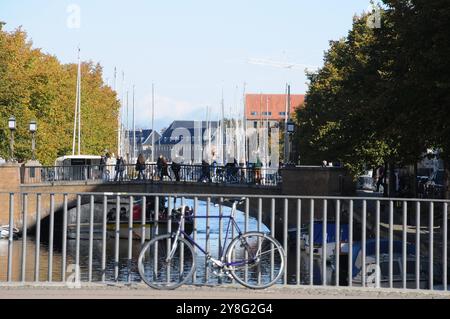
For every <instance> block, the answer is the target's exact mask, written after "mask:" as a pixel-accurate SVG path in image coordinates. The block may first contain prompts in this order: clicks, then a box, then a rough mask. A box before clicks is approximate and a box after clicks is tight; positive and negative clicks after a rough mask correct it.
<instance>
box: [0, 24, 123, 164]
mask: <svg viewBox="0 0 450 319" xmlns="http://www.w3.org/2000/svg"><path fill="white" fill-rule="evenodd" d="M1 26H2V24H0V156H2V157H5V158H6V157H8V156H9V155H8V154H9V143H8V141H9V130H8V128H7V119H8V118H9V117H10V116H11V115H14V116H15V117H16V120H17V132H16V139H15V157H16V158H18V159H19V160H23V161H24V160H28V159H30V158H31V136H30V133H29V132H28V123H29V122H30V120H32V119H36V120H37V122H38V131H37V136H36V140H37V158H38V159H39V160H40V161H41V163H43V164H45V165H53V164H54V161H55V159H56V158H57V157H58V156H61V155H68V154H69V153H70V152H71V148H72V134H73V119H74V109H75V107H74V106H75V95H76V94H75V92H76V77H77V66H76V65H75V64H66V65H64V64H61V63H60V62H59V61H58V59H57V58H56V57H54V56H51V55H48V54H43V53H42V52H41V51H40V49H35V48H33V46H32V42H31V41H28V40H27V34H26V33H25V32H24V31H23V30H21V29H20V28H19V29H17V30H15V31H13V32H5V31H2V29H1ZM81 105H82V121H81V122H82V151H83V153H87V154H100V153H101V152H103V150H104V149H109V150H111V151H113V150H115V148H116V145H117V139H116V134H115V132H117V114H118V110H119V102H118V100H117V96H116V93H115V92H114V91H113V90H112V89H111V88H110V87H109V86H107V85H105V83H104V82H103V79H102V68H101V66H100V65H98V64H97V65H94V64H93V63H92V62H86V63H83V64H82V100H81Z"/></svg>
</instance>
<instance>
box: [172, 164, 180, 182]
mask: <svg viewBox="0 0 450 319" xmlns="http://www.w3.org/2000/svg"><path fill="white" fill-rule="evenodd" d="M172 171H173V174H174V175H175V180H176V181H177V182H179V181H180V180H181V178H180V171H181V165H180V164H178V163H177V162H173V163H172Z"/></svg>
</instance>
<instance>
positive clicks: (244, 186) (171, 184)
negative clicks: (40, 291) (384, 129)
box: [0, 164, 354, 228]
mask: <svg viewBox="0 0 450 319" xmlns="http://www.w3.org/2000/svg"><path fill="white" fill-rule="evenodd" d="M206 173H207V174H205V169H204V167H202V166H198V165H182V166H181V168H180V174H179V176H180V178H179V180H178V181H176V180H175V176H173V174H172V177H173V179H172V180H169V179H168V178H167V177H165V178H161V175H160V174H159V173H158V169H157V167H156V165H151V164H150V165H146V168H145V170H144V174H143V177H145V179H144V178H141V179H138V172H137V171H136V170H135V168H134V166H133V165H128V166H126V169H125V170H124V173H123V174H122V176H119V177H122V178H118V180H117V181H115V178H114V177H115V172H114V167H113V166H104V167H102V168H100V167H99V166H79V167H64V166H62V167H61V166H60V167H55V166H53V167H45V166H26V165H24V166H19V165H17V164H5V165H3V166H0V192H4V193H5V194H3V195H0V196H2V197H3V198H2V200H0V225H6V224H9V217H8V214H7V212H8V211H9V199H8V198H6V196H7V195H6V194H7V193H10V192H15V193H20V194H29V195H28V201H29V203H28V214H29V220H28V223H27V227H29V228H32V227H34V226H35V224H36V205H37V202H36V201H37V196H36V194H41V195H40V199H41V202H40V205H41V214H40V218H42V219H44V218H46V217H48V216H49V214H50V208H51V207H50V206H51V200H50V198H51V194H55V201H54V207H53V209H54V211H55V212H57V213H58V212H61V211H62V209H63V206H62V205H63V200H62V197H61V196H62V195H61V194H82V193H118V194H132V193H134V194H136V193H139V194H144V193H145V194H182V193H184V194H192V195H196V196H198V197H202V195H204V194H221V195H223V196H225V197H226V196H230V195H232V196H242V195H264V196H267V198H262V199H261V202H260V201H258V200H254V199H252V200H250V202H249V207H248V210H249V214H250V216H252V217H255V218H256V217H258V214H260V211H261V210H262V215H263V216H262V219H263V223H264V224H266V225H269V224H270V217H271V212H270V210H269V209H268V208H271V206H272V205H274V206H275V207H274V210H275V215H276V216H277V217H278V218H277V220H278V222H277V223H276V227H277V228H279V227H281V226H282V224H283V221H282V217H283V216H284V214H285V201H284V200H282V199H281V198H274V201H275V203H274V204H272V198H270V196H281V195H304V196H307V195H309V196H314V195H315V196H318V195H319V196H320V195H322V196H339V195H352V194H353V189H354V185H353V184H352V181H351V178H350V177H349V176H348V173H347V172H346V171H345V170H344V169H341V168H320V167H300V168H284V169H280V170H273V169H270V170H261V171H260V172H258V171H257V170H254V169H245V168H239V169H230V168H226V167H216V168H212V167H211V168H209V169H208V171H207V172H206ZM205 175H209V180H208V179H206V180H204V179H203V178H204V177H205ZM202 179H203V180H202ZM13 200H14V203H15V205H14V207H15V210H14V214H15V221H16V225H17V226H18V227H22V223H23V217H22V216H21V214H20V212H22V211H23V200H20V198H18V196H15V198H14V199H13ZM87 200H88V199H86V198H85V197H83V199H82V201H83V204H85V203H87V202H86V201H87ZM305 205H307V204H305ZM321 205H322V204H320V203H318V206H316V209H317V210H318V213H317V214H318V215H317V216H319V215H320V214H321V212H322V211H321V207H322V206H321ZM68 206H69V207H68V208H69V209H71V208H74V207H75V206H76V198H75V197H74V196H73V195H69V196H68ZM262 208H264V209H262ZM240 209H241V210H244V209H245V207H240ZM287 209H288V215H289V216H292V218H291V220H294V218H293V217H294V216H296V214H297V209H296V208H295V207H294V206H293V205H290V206H289V207H287ZM305 209H306V210H305V212H306V211H307V209H308V207H306V208H305ZM330 209H331V208H330ZM305 214H306V213H305ZM305 216H306V215H305ZM288 226H289V227H291V226H292V227H294V226H295V223H294V222H290V223H289V225H288Z"/></svg>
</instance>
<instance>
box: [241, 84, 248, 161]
mask: <svg viewBox="0 0 450 319" xmlns="http://www.w3.org/2000/svg"><path fill="white" fill-rule="evenodd" d="M245 89H246V83H244V89H243V93H242V101H243V107H244V112H243V118H242V122H243V126H244V167H246V166H247V158H248V152H247V148H248V142H247V115H246V111H247V110H246V104H247V101H246V98H245Z"/></svg>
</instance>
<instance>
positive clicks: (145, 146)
mask: <svg viewBox="0 0 450 319" xmlns="http://www.w3.org/2000/svg"><path fill="white" fill-rule="evenodd" d="M125 134H126V137H125V138H126V140H127V145H129V151H126V152H125V153H128V154H129V157H130V158H131V157H132V156H133V145H134V137H135V136H134V135H135V134H136V149H135V153H134V154H135V156H136V157H137V156H138V155H139V154H143V155H144V156H145V158H147V159H150V158H151V152H152V140H153V139H154V141H155V145H156V144H157V142H158V141H159V139H160V138H161V134H159V133H158V132H157V131H152V130H151V129H139V130H136V131H135V134H134V132H133V131H127V132H126V133H125Z"/></svg>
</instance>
